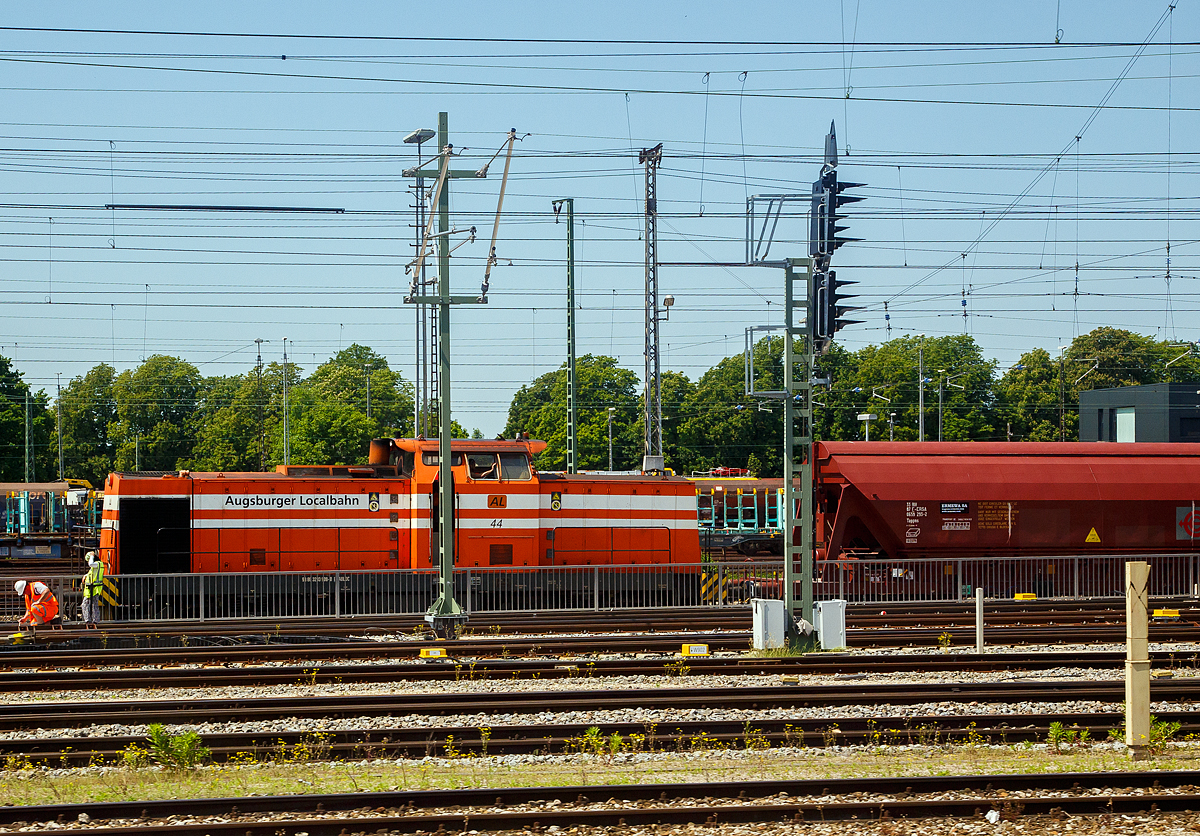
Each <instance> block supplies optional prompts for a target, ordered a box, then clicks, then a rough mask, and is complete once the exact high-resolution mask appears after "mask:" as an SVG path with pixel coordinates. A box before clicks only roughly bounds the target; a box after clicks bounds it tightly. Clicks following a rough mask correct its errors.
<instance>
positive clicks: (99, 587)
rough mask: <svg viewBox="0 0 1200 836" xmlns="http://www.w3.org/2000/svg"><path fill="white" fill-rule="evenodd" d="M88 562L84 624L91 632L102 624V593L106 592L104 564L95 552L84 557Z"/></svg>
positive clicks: (85, 577) (85, 576)
mask: <svg viewBox="0 0 1200 836" xmlns="http://www.w3.org/2000/svg"><path fill="white" fill-rule="evenodd" d="M84 558H85V559H86V560H87V565H88V570H87V574H86V575H84V576H83V623H84V626H86V627H87V628H88V629H89V630H95V629H96V628H97V626H98V625H99V623H100V600H101V599H100V593H101V592H103V591H104V564H103V563H101V562H100V560H99V559H98V558H97V557H96V553H95V552H88V553H87V554H86V555H84Z"/></svg>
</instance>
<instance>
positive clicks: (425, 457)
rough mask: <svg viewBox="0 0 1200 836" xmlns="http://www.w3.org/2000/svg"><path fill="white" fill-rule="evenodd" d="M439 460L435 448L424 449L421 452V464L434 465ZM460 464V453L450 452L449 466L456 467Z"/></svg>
mask: <svg viewBox="0 0 1200 836" xmlns="http://www.w3.org/2000/svg"><path fill="white" fill-rule="evenodd" d="M439 460H440V457H439V456H438V453H437V451H436V450H433V451H424V452H422V453H421V464H425V465H436V464H437V463H438V461H439ZM460 464H462V453H451V454H450V466H451V467H458V466H459V465H460Z"/></svg>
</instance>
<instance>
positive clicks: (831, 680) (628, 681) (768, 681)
mask: <svg viewBox="0 0 1200 836" xmlns="http://www.w3.org/2000/svg"><path fill="white" fill-rule="evenodd" d="M668 661H670V662H674V661H675V660H674V659H673V658H672V657H665V659H664V666H665V664H666V662H668ZM299 664H300V665H301V666H304V665H305V663H299ZM437 664H444V663H440V662H439V663H437ZM563 664H570V665H575V666H578V665H580V664H584V665H586V660H584V659H570V660H563ZM311 666H312V667H319V664H318V663H316V662H313V663H311ZM52 675H53V674H47V676H52ZM485 675H486V674H485V672H483V671H474V672H472V671H471V670H470V669H469V667H463V669H462V670H461V676H462V678H461V679H459V680H456V681H447V680H436V681H428V680H424V681H423V680H415V681H408V680H404V679H397V680H395V681H393V682H365V683H364V682H319V683H306V682H304V681H303V676H302V675H299V678H298V679H297V681H296V682H295V683H290V684H278V685H214V686H209V687H202V688H190V687H186V688H185V687H170V688H155V687H154V686H153V677H150V676H148V677H147V679H148V681H149V684H148V685H147V686H146V687H144V688H114V689H109V690H106V691H104V698H105V699H108V700H142V699H155V700H161V699H179V700H195V699H208V698H229V699H251V698H256V697H299V696H338V695H341V694H397V695H401V694H403V695H422V694H446V693H513V692H540V691H583V690H597V691H618V690H627V689H636V688H678V687H687V688H759V687H769V686H772V685H776V686H782V685H785V684H786V685H789V686H792V687H796V686H797V685H799V686H819V685H836V684H840V683H844V682H851V681H853V682H861V683H867V684H870V683H887V684H900V683H908V684H913V685H923V684H942V683H947V682H1045V681H1051V680H1078V679H1090V680H1120V679H1121V678H1122V677H1124V671H1123V670H1121V669H1120V668H1110V669H1093V668H1076V667H1061V668H1050V669H1047V670H1040V671H1006V672H1002V673H994V672H987V671H978V672H977V671H911V672H903V673H873V674H832V675H831V674H801V675H799V677H798V681H797V678H796V677H794V676H793V677H791V678H789V680H788V681H787V682H786V683H785V682H784V681H783V680H782V679H781V678H780V675H779V674H741V673H729V674H709V673H695V674H692V673H689V674H687V675H686V676H677V675H668V674H666V673H665V672H664V673H663V674H662V675H645V674H638V675H634V676H611V677H608V676H601V675H596V676H589V675H588V671H587V670H586V669H582V668H581V669H580V671H579V675H578V676H575V677H564V678H560V679H500V678H496V679H486V678H483V677H484V676H485ZM97 696H98V694H97V692H96V691H94V690H83V689H73V690H62V691H15V692H13V693H10V694H7V695H5V698H4V699H0V703H5V704H13V703H20V704H26V703H30V702H43V701H56V700H68V701H91V700H95V699H96V698H97Z"/></svg>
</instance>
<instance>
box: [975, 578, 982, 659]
mask: <svg viewBox="0 0 1200 836" xmlns="http://www.w3.org/2000/svg"><path fill="white" fill-rule="evenodd" d="M975 652H976V653H983V587H981V586H977V587H975Z"/></svg>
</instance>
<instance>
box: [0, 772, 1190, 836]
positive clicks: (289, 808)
mask: <svg viewBox="0 0 1200 836" xmlns="http://www.w3.org/2000/svg"><path fill="white" fill-rule="evenodd" d="M1197 783H1200V773H1197V772H1190V771H1177V772H1118V773H1058V774H1036V775H1029V774H1022V775H1000V776H948V777H944V776H937V777H902V778H868V779H843V780H825V779H822V780H816V781H736V782H734V781H731V782H719V783H708V782H705V783H695V784H632V785H628V784H627V785H591V786H572V787H518V788H498V789H492V788H488V789H457V790H423V791H422V790H417V791H406V792H388V793H348V794H338V795H315V794H314V795H292V796H254V797H245V798H221V799H186V800H170V801H140V802H107V803H85V804H71V805H46V806H40V807H3V808H0V824H3V825H6V826H11V827H19V826H28V825H29V823H31V822H50V823H61V824H66V823H67V822H68V821H75V820H76V819H77V818H78V817H79V816H80V815H81V814H83V815H85V816H87V818H88V820H89V828H90V829H94V830H97V831H98V832H102V833H107V834H111V836H124V834H144V833H147V832H153V831H155V830H162V829H163V828H166V827H169V828H170V832H171V833H173V834H178V836H193V834H224V833H229V834H237V836H243V834H247V836H280V834H283V836H296V834H299V833H306V834H308V836H338V835H339V834H342V833H373V832H382V833H416V832H419V831H424V832H426V833H435V832H436V833H460V832H461V833H465V832H468V831H470V830H476V831H479V832H496V831H518V832H519V831H521V830H525V831H526V832H529V831H532V832H535V833H538V832H544V830H545V829H547V828H550V827H559V828H570V827H585V826H592V827H631V826H637V825H654V824H658V825H686V824H709V825H713V824H726V823H731V824H732V823H760V824H782V823H789V822H806V821H850V820H860V821H873V820H878V819H881V818H890V819H914V820H915V819H951V818H963V819H973V818H977V817H982V816H983V815H984V814H985V812H989V811H996V814H997V815H998V816H999V818H1003V819H1016V818H1020V819H1022V820H1023V821H1024V822H1025V823H1026V824H1035V823H1036V820H1033V819H1031V817H1033V816H1051V817H1062V816H1066V815H1069V816H1086V815H1096V816H1101V815H1117V816H1122V815H1124V816H1150V815H1154V814H1163V813H1172V812H1189V811H1194V810H1197V809H1200V793H1197V790H1196V784H1197ZM604 799H607V800H604ZM180 814H186V818H183V820H182V821H181V820H180V818H182V817H181V816H180ZM171 817H177V818H171ZM1131 824H1133V823H1131ZM101 825H103V826H102V827H101Z"/></svg>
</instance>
